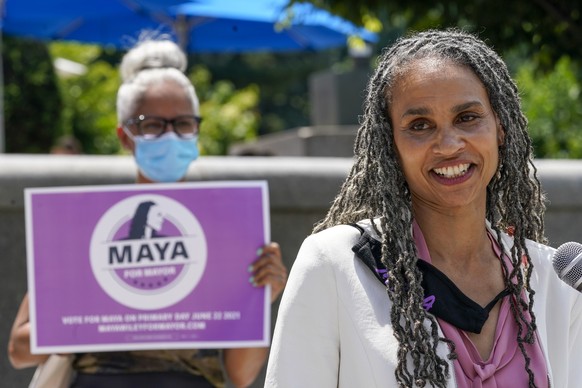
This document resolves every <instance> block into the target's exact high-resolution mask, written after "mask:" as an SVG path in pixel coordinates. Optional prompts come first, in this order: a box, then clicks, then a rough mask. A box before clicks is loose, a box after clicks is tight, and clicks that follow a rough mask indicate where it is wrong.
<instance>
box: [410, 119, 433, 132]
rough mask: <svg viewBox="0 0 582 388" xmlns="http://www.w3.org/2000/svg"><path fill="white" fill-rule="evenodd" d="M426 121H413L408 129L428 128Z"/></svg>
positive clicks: (421, 129) (419, 129)
mask: <svg viewBox="0 0 582 388" xmlns="http://www.w3.org/2000/svg"><path fill="white" fill-rule="evenodd" d="M428 127H429V126H428V123H427V122H426V121H415V122H413V123H412V124H410V125H409V127H408V128H409V129H410V130H411V131H423V130H425V129H428Z"/></svg>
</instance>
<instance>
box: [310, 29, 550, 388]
mask: <svg viewBox="0 0 582 388" xmlns="http://www.w3.org/2000/svg"><path fill="white" fill-rule="evenodd" d="M428 57H431V58H441V59H445V60H448V61H452V62H453V63H456V64H459V65H462V66H466V67H467V68H469V69H471V70H472V71H473V72H474V73H475V74H476V75H477V77H478V78H479V79H480V80H481V82H482V83H483V85H484V87H485V89H486V90H487V93H488V96H489V99H490V103H491V106H492V108H493V110H494V111H495V112H496V114H497V116H498V118H499V120H500V123H501V125H502V126H503V128H504V131H505V140H504V144H503V145H502V146H500V147H499V166H498V172H497V174H496V175H495V176H494V177H493V179H492V180H491V182H490V183H489V185H488V187H487V200H486V201H487V205H486V206H487V209H486V218H487V220H489V221H490V223H491V226H492V228H493V230H494V231H495V233H496V235H497V237H496V239H497V241H498V242H499V244H500V245H501V246H502V247H503V243H502V240H501V233H502V231H505V230H507V229H508V228H511V229H512V232H513V237H514V246H513V247H512V248H511V261H512V263H513V268H514V269H513V270H511V271H509V272H508V271H507V270H508V269H507V268H505V270H506V271H505V273H507V274H508V276H507V278H506V279H505V283H506V286H507V287H508V289H509V290H510V292H511V294H512V298H510V300H511V312H512V315H513V317H514V319H515V321H516V323H517V326H518V336H517V337H518V338H517V342H518V346H519V348H520V350H521V353H522V354H523V356H524V358H525V369H526V371H527V373H528V376H529V381H530V382H529V385H530V387H533V386H535V384H534V381H533V372H532V371H531V368H530V358H529V357H528V355H527V352H526V348H525V345H524V344H526V343H529V344H531V343H533V342H534V340H535V335H534V332H535V329H536V321H535V315H534V313H533V303H534V291H533V290H532V289H531V288H530V277H531V273H532V268H533V266H532V263H531V260H530V256H529V253H528V250H527V248H526V239H531V240H534V241H538V242H545V237H544V223H543V215H544V211H545V205H544V196H543V194H542V192H541V189H540V184H539V181H538V179H537V176H536V168H535V166H534V164H533V153H532V146H531V139H530V137H529V134H528V127H527V119H526V118H525V116H524V114H523V113H522V110H521V102H520V97H519V94H518V90H517V87H516V85H515V83H514V82H513V80H512V78H511V76H510V74H509V71H508V69H507V66H506V64H505V63H504V62H503V60H502V59H501V58H500V57H499V55H497V54H496V53H495V52H494V51H493V50H492V49H491V48H490V47H488V46H487V45H486V44H485V43H484V42H483V41H482V40H481V39H479V38H478V37H476V36H474V35H472V34H469V33H466V32H463V31H460V30H456V29H449V30H429V31H425V32H420V33H416V34H413V35H411V36H409V37H403V38H400V39H398V40H397V41H396V42H395V43H394V44H393V45H392V46H391V47H389V48H388V49H386V50H385V51H384V52H383V54H382V55H381V56H380V58H379V60H378V67H377V69H376V71H375V73H374V74H373V76H372V77H371V79H370V81H369V84H368V87H367V97H366V100H365V103H364V115H363V118H362V122H361V126H360V129H359V131H358V134H357V136H356V142H355V148H354V152H355V161H354V164H353V166H352V169H351V171H350V172H349V174H348V177H347V179H346V181H345V182H344V184H343V185H342V187H341V189H340V192H339V194H338V196H337V197H336V198H335V200H334V202H333V204H332V206H331V208H330V210H329V212H328V214H327V216H326V217H325V218H324V219H323V220H322V221H321V222H320V223H319V224H317V225H316V226H315V228H314V232H317V231H320V230H322V229H325V228H328V227H331V226H334V225H338V224H349V223H354V222H357V221H360V220H362V219H370V221H372V225H374V227H375V228H376V226H375V224H374V222H373V220H374V219H377V218H379V222H380V226H381V227H380V228H376V231H377V232H378V234H379V235H380V236H382V261H383V263H384V264H385V265H386V268H388V271H389V272H388V273H389V279H390V285H391V287H389V288H387V292H388V295H389V298H390V300H391V302H392V309H391V321H392V325H393V327H394V336H395V337H396V339H397V340H398V342H399V350H398V365H397V368H396V379H397V381H398V384H399V386H401V387H412V386H425V385H429V386H435V387H445V386H446V381H447V379H448V376H449V373H450V371H449V368H448V363H447V361H446V360H443V359H442V358H441V357H439V356H438V355H437V351H436V349H437V345H438V344H439V342H444V343H446V344H448V345H449V347H450V352H449V355H448V357H449V358H455V357H456V354H455V351H454V344H452V342H451V341H449V340H448V339H445V338H442V337H439V335H438V323H437V321H436V319H435V318H434V316H432V315H431V314H429V313H428V312H426V311H425V310H424V309H423V308H422V301H423V289H422V287H421V280H422V275H421V273H420V271H419V270H418V269H417V267H416V261H417V250H416V246H415V243H414V238H413V235H412V222H413V210H412V202H411V194H410V190H409V187H408V185H407V182H406V180H405V178H404V175H403V171H402V167H401V165H400V162H399V160H398V157H397V151H396V147H395V145H394V140H393V139H394V138H393V128H392V125H391V119H390V117H389V113H388V112H389V105H390V101H391V97H392V96H391V92H392V87H393V85H394V84H395V82H396V81H397V79H398V77H399V76H401V75H402V69H403V68H405V67H406V64H408V63H411V62H412V61H415V60H418V59H422V58H428ZM380 230H381V231H380ZM522 256H523V260H527V264H528V265H527V266H526V270H525V272H524V274H522V272H521V271H520V268H522V266H521V264H522ZM502 262H503V260H502ZM504 266H505V264H504ZM524 291H525V292H526V293H527V294H528V296H527V298H526V297H524ZM524 311H527V312H525V313H524ZM427 320H428V322H430V325H429V328H426V327H425V326H424V325H422V322H425V321H427ZM408 357H411V359H412V366H413V370H409V368H408V367H407V358H408Z"/></svg>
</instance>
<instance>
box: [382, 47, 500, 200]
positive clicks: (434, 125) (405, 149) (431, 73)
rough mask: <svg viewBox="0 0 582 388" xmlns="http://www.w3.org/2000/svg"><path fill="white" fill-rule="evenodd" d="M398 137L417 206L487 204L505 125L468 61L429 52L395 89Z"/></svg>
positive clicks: (409, 67) (409, 68) (393, 103)
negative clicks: (466, 64) (436, 56)
mask: <svg viewBox="0 0 582 388" xmlns="http://www.w3.org/2000/svg"><path fill="white" fill-rule="evenodd" d="M390 100H391V103H390V107H389V115H390V118H391V122H392V127H393V131H394V143H395V146H396V149H397V152H398V156H399V158H400V161H401V164H402V167H403V170H404V176H405V178H406V181H407V182H408V186H409V188H410V191H411V193H412V199H413V203H414V205H415V208H417V210H418V208H419V207H420V208H422V207H429V208H433V209H441V210H444V211H446V209H454V208H459V207H463V206H485V199H486V192H487V185H488V184H489V182H490V181H491V178H492V177H493V176H494V174H495V172H496V171H497V164H498V160H499V153H498V147H499V145H501V144H502V142H503V130H502V128H501V125H500V124H499V120H498V119H497V116H496V114H495V112H494V111H493V109H492V108H491V104H490V102H489V97H488V95H487V91H486V90H485V87H484V86H483V84H482V83H481V81H480V80H479V78H478V77H477V76H476V75H475V74H474V73H473V72H472V71H471V69H469V68H468V67H464V66H459V65H457V64H455V63H453V62H451V61H448V60H443V59H434V58H425V59H421V60H417V61H415V62H412V63H410V64H408V65H407V69H406V71H405V72H404V73H403V75H402V76H400V78H398V79H397V81H396V83H395V84H394V87H393V88H392V90H391V98H390Z"/></svg>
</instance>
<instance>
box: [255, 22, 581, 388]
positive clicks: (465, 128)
mask: <svg viewBox="0 0 582 388" xmlns="http://www.w3.org/2000/svg"><path fill="white" fill-rule="evenodd" d="M544 210H545V206H544V197H543V194H542V192H541V189H540V184H539V181H538V179H537V177H536V168H535V166H534V164H533V156H532V148H531V140H530V138H529V135H528V129H527V120H526V118H525V117H524V115H523V113H522V111H521V107H520V98H519V94H518V91H517V88H516V86H515V84H514V82H513V81H512V79H511V77H510V75H509V72H508V70H507V67H506V65H505V64H504V62H503V61H502V60H501V58H500V57H499V56H498V55H497V54H496V53H495V52H494V51H493V50H492V49H491V48H489V47H488V46H487V45H486V44H485V43H484V42H483V41H481V40H480V39H479V38H477V37H475V36H473V35H471V34H468V33H465V32H462V31H458V30H446V31H439V30H431V31H426V32H421V33H417V34H414V35H411V36H409V37H405V38H401V39H399V40H398V41H397V42H395V44H394V45H393V46H392V47H390V48H389V49H387V50H386V51H384V53H383V55H382V56H381V57H380V58H379V65H378V68H377V69H376V71H375V73H374V75H373V76H372V78H371V79H370V82H369V85H368V89H367V99H366V101H365V109H364V116H363V120H362V124H361V127H360V129H359V132H358V135H357V138H356V145H355V161H354V164H353V167H352V169H351V171H350V173H349V175H348V177H347V179H346V181H345V182H344V184H343V186H342V188H341V190H340V192H339V195H338V196H337V198H336V199H335V201H334V203H333V204H332V207H331V209H330V211H329V213H328V214H327V216H326V218H325V219H324V220H323V221H322V222H321V223H320V224H318V225H317V226H316V227H315V230H314V232H315V233H314V234H313V235H312V236H310V237H308V238H307V239H306V240H305V242H304V243H303V245H302V247H301V249H300V251H299V254H298V256H297V259H296V261H295V263H294V265H293V267H292V270H291V274H290V277H289V282H288V284H287V286H286V289H285V291H284V294H283V299H282V302H281V307H280V309H279V317H278V319H277V327H276V329H275V335H274V339H273V346H272V348H271V356H270V359H269V365H268V372H267V382H266V387H269V388H270V387H278V388H283V387H317V388H325V387H350V388H352V387H366V388H371V387H538V388H539V387H550V386H551V387H561V388H562V387H579V386H580V384H582V368H581V367H580V366H581V365H582V364H581V362H582V337H581V335H582V317H581V313H582V300H581V298H580V295H579V293H577V292H576V291H575V290H574V289H572V288H570V287H568V286H567V285H566V284H565V283H563V282H561V281H560V280H559V279H558V277H557V276H556V275H555V273H554V271H553V269H552V264H551V257H552V255H553V253H554V250H553V249H552V248H550V247H548V246H545V245H543V244H544V242H545V238H544V225H543V215H544Z"/></svg>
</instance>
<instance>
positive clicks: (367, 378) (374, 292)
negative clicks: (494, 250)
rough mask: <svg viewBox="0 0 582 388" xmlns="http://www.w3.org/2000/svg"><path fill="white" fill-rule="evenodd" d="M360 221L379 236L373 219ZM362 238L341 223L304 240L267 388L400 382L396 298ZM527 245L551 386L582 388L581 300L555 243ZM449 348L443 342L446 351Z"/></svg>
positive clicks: (351, 387) (355, 387) (385, 387)
mask: <svg viewBox="0 0 582 388" xmlns="http://www.w3.org/2000/svg"><path fill="white" fill-rule="evenodd" d="M360 225H361V226H362V227H364V228H365V229H366V230H367V231H368V232H369V233H370V234H371V235H372V236H375V233H374V232H373V230H372V228H371V227H370V225H369V223H361V224H360ZM493 235H495V233H494V234H493ZM359 237H360V232H359V231H358V230H357V229H356V228H354V227H352V226H347V225H341V226H335V227H333V228H330V229H327V230H324V231H322V232H319V233H317V234H314V235H311V236H309V237H308V238H307V239H306V240H305V241H304V242H303V244H302V246H301V249H300V250H299V253H298V255H297V259H296V260H295V262H294V264H293V267H292V269H291V272H290V275H289V281H288V283H287V286H286V288H285V291H284V293H283V297H282V300H281V305H280V307H279V313H278V318H277V323H276V327H275V333H274V336H273V343H272V346H271V353H270V356H269V362H268V367H267V376H266V380H265V387H266V388H309V387H313V388H331V387H338V388H359V387H365V388H373V387H378V388H390V387H397V382H396V378H395V374H394V371H395V368H396V365H397V357H396V351H397V349H398V342H397V341H396V339H395V338H394V335H393V330H392V327H391V322H390V309H391V303H390V300H389V298H388V295H387V293H386V290H385V287H384V286H383V285H382V284H381V283H380V282H379V281H378V280H377V279H376V278H375V277H374V275H373V274H372V273H371V271H370V269H368V267H366V266H365V264H364V263H363V262H362V261H361V260H360V259H359V258H357V257H356V256H355V255H354V253H353V252H352V249H351V248H352V246H353V245H355V244H356V242H357V241H358V239H359ZM503 243H504V244H503V245H504V247H505V249H506V250H509V249H510V248H511V246H512V238H511V237H509V236H507V235H504V236H503ZM527 248H528V251H529V253H530V256H531V258H532V262H533V264H534V272H533V274H532V279H531V286H532V288H533V289H534V290H535V296H534V313H535V315H536V322H537V327H538V337H539V338H540V342H541V345H542V350H543V352H544V354H545V356H546V360H547V365H548V371H549V378H550V381H551V386H552V387H557V388H568V387H571V388H579V387H582V298H581V297H580V294H579V293H578V292H577V291H575V290H574V289H572V288H571V287H569V286H568V285H566V284H565V283H563V282H562V281H561V280H560V279H559V278H558V277H557V275H556V274H555V272H554V270H553V268H552V263H551V258H552V256H553V253H554V249H553V248H550V247H547V246H544V245H541V244H537V243H535V242H532V241H528V242H527ZM440 335H441V336H443V334H442V332H441V333H440ZM446 354H448V349H447V347H446V346H445V345H444V344H441V346H440V348H439V355H440V356H441V357H443V358H444V357H445V356H446ZM449 372H450V379H449V382H448V387H450V388H454V387H456V386H457V384H456V381H455V372H454V366H453V364H452V363H451V362H449Z"/></svg>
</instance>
